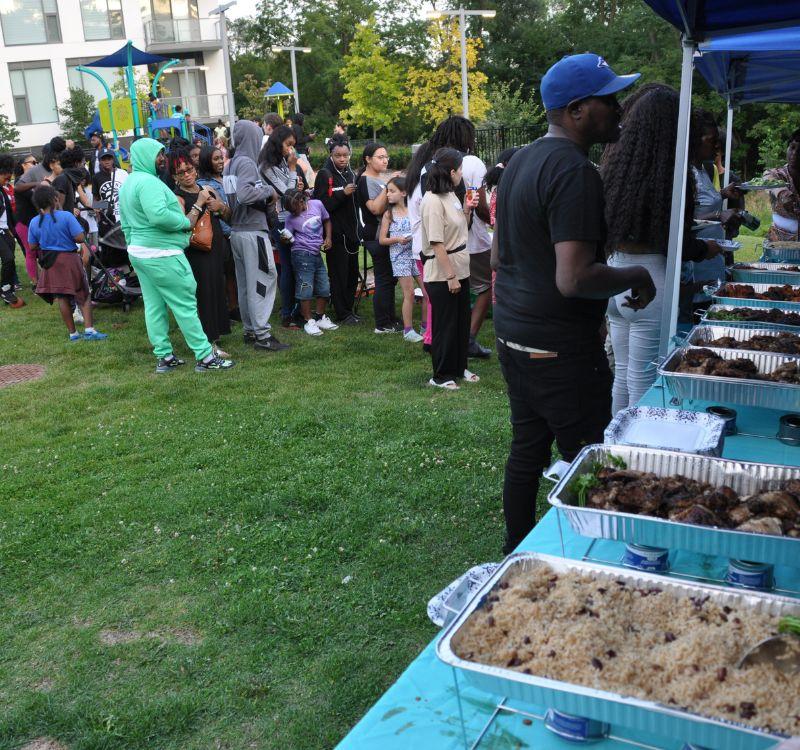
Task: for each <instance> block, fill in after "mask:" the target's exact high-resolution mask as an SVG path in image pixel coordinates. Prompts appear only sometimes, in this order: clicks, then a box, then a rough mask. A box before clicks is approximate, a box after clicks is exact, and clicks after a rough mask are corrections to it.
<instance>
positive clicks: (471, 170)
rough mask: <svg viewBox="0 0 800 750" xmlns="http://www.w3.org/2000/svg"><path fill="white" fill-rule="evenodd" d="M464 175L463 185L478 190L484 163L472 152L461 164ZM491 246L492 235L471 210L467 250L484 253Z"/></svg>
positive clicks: (481, 183)
mask: <svg viewBox="0 0 800 750" xmlns="http://www.w3.org/2000/svg"><path fill="white" fill-rule="evenodd" d="M462 170H463V175H464V185H465V186H466V188H467V190H469V189H470V188H473V189H474V190H475V191H476V192H477V191H478V190H480V188H481V186H482V185H483V181H484V179H485V178H486V165H485V164H484V163H483V161H482V160H481V159H479V158H478V157H477V156H475V155H474V154H467V155H466V156H465V157H464V162H463V164H462ZM491 247H492V237H491V235H490V234H489V228H488V227H487V226H486V223H485V222H484V221H483V220H482V219H480V218H479V217H478V214H477V213H475V212H474V211H473V215H472V226H471V227H470V228H469V236H468V237H467V251H468V252H469V254H470V255H475V254H476V253H485V252H486V251H487V250H490V249H491Z"/></svg>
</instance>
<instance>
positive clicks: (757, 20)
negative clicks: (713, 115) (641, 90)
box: [645, 0, 800, 356]
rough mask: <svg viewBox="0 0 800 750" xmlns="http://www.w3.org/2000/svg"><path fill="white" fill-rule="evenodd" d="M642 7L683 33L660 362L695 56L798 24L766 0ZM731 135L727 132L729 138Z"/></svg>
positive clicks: (667, 338) (676, 250) (673, 276)
mask: <svg viewBox="0 0 800 750" xmlns="http://www.w3.org/2000/svg"><path fill="white" fill-rule="evenodd" d="M645 2H646V3H647V5H649V6H650V7H651V8H652V9H653V11H655V12H656V13H657V14H658V15H659V16H661V17H662V18H664V19H665V20H667V21H669V22H670V23H671V24H672V25H673V26H675V27H676V28H677V29H678V30H679V31H680V32H681V35H682V40H681V44H682V47H683V56H682V62H681V90H680V109H679V114H678V139H677V144H676V146H675V176H674V179H673V183H672V215H671V217H670V229H669V250H668V253H667V276H666V281H665V285H664V310H663V313H662V318H661V341H660V345H659V354H660V355H661V356H664V355H666V353H667V351H668V350H669V347H670V342H671V341H672V338H673V336H674V335H675V331H676V329H677V322H678V290H679V285H680V256H681V247H682V246H683V216H684V212H685V210H686V179H687V174H688V159H689V118H690V115H691V104H692V71H693V69H694V67H693V66H694V59H695V55H696V54H698V52H699V45H700V44H701V43H710V42H711V41H712V40H714V39H716V38H720V37H722V36H723V35H728V36H730V35H734V34H737V35H741V36H740V40H743V39H744V37H745V36H751V37H753V36H758V34H759V33H762V32H764V31H767V30H778V29H781V28H783V29H785V28H787V27H793V26H797V25H798V23H800V2H798V1H797V0H765V1H764V2H761V3H755V2H753V0H645ZM787 38H788V34H787ZM750 51H752V46H751V50H750ZM784 72H785V71H784ZM785 77H788V76H785ZM730 131H731V128H730V127H729V128H728V132H730ZM728 153H730V149H729V150H728ZM726 158H727V157H726Z"/></svg>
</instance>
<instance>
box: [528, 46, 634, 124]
mask: <svg viewBox="0 0 800 750" xmlns="http://www.w3.org/2000/svg"><path fill="white" fill-rule="evenodd" d="M640 75H641V73H631V74H630V75H627V76H618V75H617V74H616V73H615V72H614V71H613V70H611V67H610V66H609V64H608V63H607V62H606V61H605V60H604V59H603V58H602V57H600V55H595V54H594V53H593V52H586V53H584V54H582V55H567V56H566V57H562V58H561V59H560V60H559V61H558V62H557V63H556V64H555V65H553V66H552V67H551V68H550V70H548V71H547V73H545V74H544V77H543V78H542V83H541V87H540V88H541V93H542V102H543V103H544V108H545V109H546V110H551V109H560V108H561V107H566V106H567V104H569V103H570V102H574V101H577V100H578V99H586V98H588V97H590V96H606V95H608V94H616V93H617V91H622V89H625V88H627V87H628V86H630V85H631V84H633V83H635V82H636V81H637V80H638V79H639V76H640Z"/></svg>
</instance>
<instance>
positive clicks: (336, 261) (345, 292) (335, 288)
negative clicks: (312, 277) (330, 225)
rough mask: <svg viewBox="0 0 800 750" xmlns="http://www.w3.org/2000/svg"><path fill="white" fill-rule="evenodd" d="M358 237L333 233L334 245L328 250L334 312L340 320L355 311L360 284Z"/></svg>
mask: <svg viewBox="0 0 800 750" xmlns="http://www.w3.org/2000/svg"><path fill="white" fill-rule="evenodd" d="M359 247H360V244H359V242H358V240H356V239H347V238H346V237H344V236H343V235H341V234H340V235H337V234H336V233H335V232H334V234H333V247H331V249H330V250H328V278H329V279H330V282H331V302H332V303H333V312H334V313H335V315H336V317H337V318H338V319H339V320H344V319H345V318H346V317H347V316H348V315H351V314H352V313H353V307H354V305H355V301H356V287H357V286H358V250H359Z"/></svg>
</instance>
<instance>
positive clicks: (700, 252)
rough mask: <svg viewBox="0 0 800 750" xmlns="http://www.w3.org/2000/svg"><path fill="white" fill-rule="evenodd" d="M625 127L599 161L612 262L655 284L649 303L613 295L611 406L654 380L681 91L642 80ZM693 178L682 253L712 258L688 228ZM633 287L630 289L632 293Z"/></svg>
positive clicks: (626, 402)
mask: <svg viewBox="0 0 800 750" xmlns="http://www.w3.org/2000/svg"><path fill="white" fill-rule="evenodd" d="M623 112H624V114H623V118H622V133H621V137H620V139H619V141H618V142H617V143H615V144H612V145H610V146H609V147H608V148H607V149H606V151H605V153H604V155H603V163H602V166H601V173H602V175H603V183H604V186H605V194H606V223H607V224H608V239H607V243H606V249H607V252H608V253H609V258H608V264H609V265H610V266H615V267H623V266H631V265H638V266H644V267H645V268H646V269H647V270H648V272H649V273H650V276H651V277H652V279H653V282H654V284H655V286H656V296H655V299H654V300H653V301H652V302H651V303H650V304H649V305H648V306H647V307H646V308H645V309H644V310H633V309H631V308H630V307H628V306H627V305H624V304H623V303H624V302H625V296H626V295H625V294H620V295H617V296H616V297H612V298H611V299H610V300H609V304H608V322H609V333H610V335H611V346H612V348H613V350H614V361H615V372H614V386H613V390H612V407H611V408H612V413H613V414H616V413H617V412H618V411H620V410H621V409H624V408H626V407H627V406H634V405H635V404H636V403H637V402H638V401H639V399H640V398H641V397H642V396H643V395H644V394H645V392H646V391H647V390H648V388H650V386H651V385H652V384H653V383H654V382H655V379H656V365H655V359H656V357H657V355H658V343H659V338H660V331H661V312H662V309H663V301H664V279H665V275H666V266H667V244H668V237H669V220H670V212H671V208H672V173H673V170H674V166H675V137H676V133H677V124H678V92H677V91H675V90H674V89H672V88H670V87H669V86H665V85H663V84H650V85H648V86H643V87H642V88H640V89H639V90H638V91H637V92H636V93H635V94H633V95H632V96H630V97H628V99H627V100H626V101H625V103H624V104H623ZM694 189H695V188H694V184H693V181H692V180H689V181H688V185H687V192H688V196H687V202H686V203H687V206H688V208H689V211H688V212H687V215H686V216H685V217H684V222H685V231H684V245H683V260H695V261H697V260H706V259H708V258H712V257H714V256H716V255H717V254H718V253H719V252H720V247H719V245H717V244H716V242H713V241H707V242H704V241H702V240H698V239H696V238H694V237H693V236H692V233H691V231H689V228H690V225H691V221H692V217H691V209H692V207H693V205H694ZM626 294H627V293H626Z"/></svg>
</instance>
